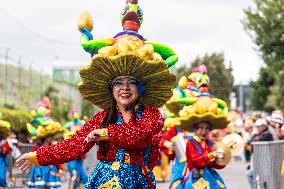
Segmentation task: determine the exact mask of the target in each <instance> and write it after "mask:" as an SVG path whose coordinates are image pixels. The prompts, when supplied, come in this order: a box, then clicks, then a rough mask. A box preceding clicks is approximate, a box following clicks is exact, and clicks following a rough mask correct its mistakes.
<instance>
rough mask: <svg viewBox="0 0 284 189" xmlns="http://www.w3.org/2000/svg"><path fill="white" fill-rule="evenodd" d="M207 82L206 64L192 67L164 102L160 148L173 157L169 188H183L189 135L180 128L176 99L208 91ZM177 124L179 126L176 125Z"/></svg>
mask: <svg viewBox="0 0 284 189" xmlns="http://www.w3.org/2000/svg"><path fill="white" fill-rule="evenodd" d="M208 84H209V77H208V76H207V69H206V66H205V65H201V66H199V67H197V68H194V69H193V70H192V73H191V74H190V75H189V76H182V77H181V78H180V80H179V82H178V86H177V87H176V88H174V89H173V96H172V97H171V99H170V100H169V101H168V102H167V103H166V104H165V108H166V112H167V114H166V120H165V123H164V126H165V128H166V129H167V132H166V133H164V135H163V137H162V139H161V141H160V149H161V150H162V151H163V152H164V154H167V155H168V156H169V157H175V160H174V162H173V165H172V175H171V180H170V188H172V189H173V188H175V189H178V188H183V184H184V181H183V178H184V176H185V174H186V171H187V165H186V156H185V147H186V141H187V138H188V136H189V135H190V133H189V132H187V131H185V130H183V129H181V128H180V127H181V126H180V125H179V124H180V120H179V112H180V111H181V110H182V108H183V107H184V104H179V103H178V102H177V100H178V99H179V100H180V99H186V98H193V97H196V96H200V95H202V94H204V92H208ZM201 86H202V87H201ZM208 94H209V93H208ZM177 125H179V127H176V126H177ZM182 127H185V126H182Z"/></svg>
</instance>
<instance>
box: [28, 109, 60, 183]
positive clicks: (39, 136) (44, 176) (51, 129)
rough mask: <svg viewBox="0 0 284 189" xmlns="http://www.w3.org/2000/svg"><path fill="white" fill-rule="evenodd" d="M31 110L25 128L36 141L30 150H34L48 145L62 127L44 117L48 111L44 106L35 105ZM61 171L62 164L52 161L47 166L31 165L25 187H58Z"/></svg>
mask: <svg viewBox="0 0 284 189" xmlns="http://www.w3.org/2000/svg"><path fill="white" fill-rule="evenodd" d="M36 108H37V109H36V110H33V111H32V112H31V115H32V119H31V121H30V123H27V129H28V131H29V133H30V134H31V135H32V136H33V137H32V140H33V141H36V145H35V146H34V147H33V149H32V152H36V151H37V150H38V149H39V148H40V147H41V146H50V145H52V144H53V143H54V142H53V137H52V136H54V135H56V134H58V133H62V132H63V127H62V126H61V125H60V124H59V123H57V122H54V121H53V120H52V119H51V118H49V117H46V116H45V115H48V114H49V113H50V112H49V111H48V110H47V109H46V108H45V107H44V106H36ZM62 173H63V167H62V165H60V164H58V163H53V164H52V165H48V166H33V167H32V168H31V170H30V174H29V181H28V183H27V188H60V187H61V182H60V175H61V174H62Z"/></svg>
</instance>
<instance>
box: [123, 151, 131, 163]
mask: <svg viewBox="0 0 284 189" xmlns="http://www.w3.org/2000/svg"><path fill="white" fill-rule="evenodd" d="M124 163H127V164H130V155H129V153H128V152H125V154H124Z"/></svg>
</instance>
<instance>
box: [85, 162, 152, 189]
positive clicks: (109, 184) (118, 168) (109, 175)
mask: <svg viewBox="0 0 284 189" xmlns="http://www.w3.org/2000/svg"><path fill="white" fill-rule="evenodd" d="M148 174H149V177H150V178H151V181H152V184H153V186H156V181H155V177H154V174H153V173H152V169H149V170H148ZM94 188H97V189H104V188H122V189H150V186H149V183H148V181H147V179H146V176H145V175H144V174H143V171H142V167H141V166H139V165H134V164H126V163H122V162H107V161H101V162H99V163H98V164H97V165H96V167H95V169H94V171H93V172H92V174H91V175H90V177H89V179H88V182H87V184H86V185H85V189H94Z"/></svg>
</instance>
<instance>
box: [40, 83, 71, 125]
mask: <svg viewBox="0 0 284 189" xmlns="http://www.w3.org/2000/svg"><path fill="white" fill-rule="evenodd" d="M58 92H59V91H58V89H56V88H55V87H54V86H48V87H47V89H46V90H45V92H44V95H45V96H48V97H49V98H50V101H51V104H52V111H51V117H52V118H54V120H55V121H59V122H60V123H62V122H65V121H68V120H69V117H68V114H69V111H70V109H71V108H72V102H71V100H70V99H66V98H59V97H58Z"/></svg>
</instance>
